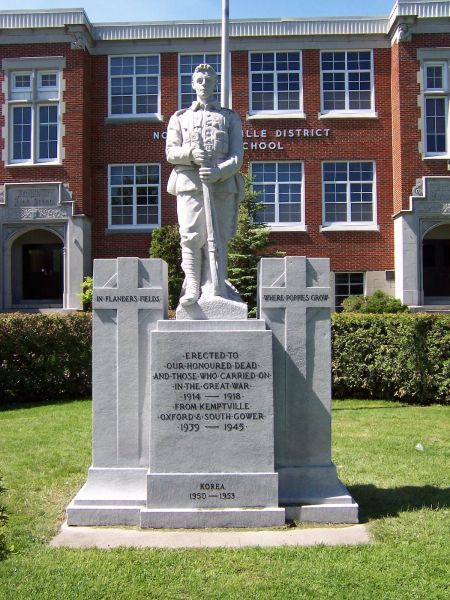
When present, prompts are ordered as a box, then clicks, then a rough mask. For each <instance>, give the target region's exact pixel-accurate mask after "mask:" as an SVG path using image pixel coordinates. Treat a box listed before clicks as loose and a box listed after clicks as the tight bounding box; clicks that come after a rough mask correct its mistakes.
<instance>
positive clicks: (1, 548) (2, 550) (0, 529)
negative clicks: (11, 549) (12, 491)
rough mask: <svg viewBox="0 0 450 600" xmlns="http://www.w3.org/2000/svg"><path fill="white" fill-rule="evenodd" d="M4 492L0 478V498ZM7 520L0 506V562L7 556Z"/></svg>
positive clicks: (3, 509) (2, 507)
mask: <svg viewBox="0 0 450 600" xmlns="http://www.w3.org/2000/svg"><path fill="white" fill-rule="evenodd" d="M4 492H6V488H5V487H4V486H3V483H2V478H1V477H0V497H1V496H2V494H3V493H4ZM7 520H8V515H7V513H6V508H5V507H4V506H3V505H2V504H0V560H3V559H4V558H6V556H7V554H8V547H7V545H6V534H5V526H6V522H7Z"/></svg>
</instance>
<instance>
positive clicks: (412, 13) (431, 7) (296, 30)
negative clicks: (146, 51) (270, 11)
mask: <svg viewBox="0 0 450 600" xmlns="http://www.w3.org/2000/svg"><path fill="white" fill-rule="evenodd" d="M443 18H445V19H448V18H450V1H432V0H429V1H425V0H422V1H419V2H409V1H406V0H398V1H397V2H396V3H395V5H394V7H393V9H392V11H391V14H390V15H389V17H329V18H308V19H306V18H305V19H300V18H280V19H231V21H230V37H231V38H251V37H283V36H288V37H291V36H341V35H361V36H367V35H371V36H373V35H380V36H389V35H392V32H393V31H394V30H395V28H396V27H397V26H398V24H399V23H402V22H409V23H410V22H411V21H417V19H443ZM73 26H81V27H85V28H86V29H87V33H88V35H89V37H90V38H92V40H93V41H94V43H95V42H114V41H128V40H174V39H207V38H218V37H220V31H221V24H220V21H219V20H217V21H216V20H214V21H167V22H136V23H91V22H90V21H89V19H88V17H87V15H86V13H85V11H84V10H83V9H81V8H79V9H55V10H35V11H27V10H16V11H0V35H1V32H2V31H3V32H5V31H11V32H14V31H16V32H17V31H18V30H26V29H47V30H48V29H58V28H59V29H65V30H66V31H67V30H68V29H69V30H70V29H72V28H73Z"/></svg>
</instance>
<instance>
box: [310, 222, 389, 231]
mask: <svg viewBox="0 0 450 600" xmlns="http://www.w3.org/2000/svg"><path fill="white" fill-rule="evenodd" d="M319 231H320V232H323V233H326V232H327V231H330V232H332V231H380V226H379V225H364V223H361V224H360V225H359V224H357V223H348V224H345V223H335V224H331V225H320V226H319Z"/></svg>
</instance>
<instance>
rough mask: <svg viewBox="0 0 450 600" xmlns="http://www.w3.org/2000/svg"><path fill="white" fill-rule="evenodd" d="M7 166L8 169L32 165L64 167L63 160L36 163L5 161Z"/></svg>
mask: <svg viewBox="0 0 450 600" xmlns="http://www.w3.org/2000/svg"><path fill="white" fill-rule="evenodd" d="M5 167H6V168H8V169H12V168H14V169H15V168H16V167H19V168H21V169H23V168H24V167H28V168H30V167H31V168H32V167H62V161H58V162H34V163H5Z"/></svg>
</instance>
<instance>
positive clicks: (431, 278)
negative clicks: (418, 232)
mask: <svg viewBox="0 0 450 600" xmlns="http://www.w3.org/2000/svg"><path fill="white" fill-rule="evenodd" d="M423 292H424V296H425V297H427V296H434V297H436V296H450V239H425V240H424V241H423Z"/></svg>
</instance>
